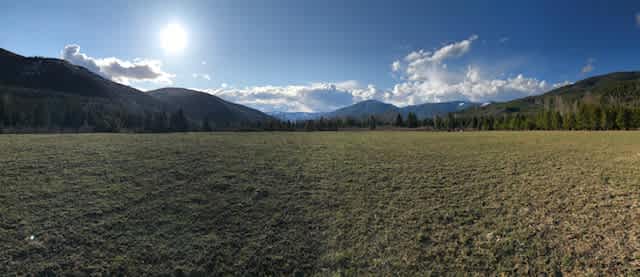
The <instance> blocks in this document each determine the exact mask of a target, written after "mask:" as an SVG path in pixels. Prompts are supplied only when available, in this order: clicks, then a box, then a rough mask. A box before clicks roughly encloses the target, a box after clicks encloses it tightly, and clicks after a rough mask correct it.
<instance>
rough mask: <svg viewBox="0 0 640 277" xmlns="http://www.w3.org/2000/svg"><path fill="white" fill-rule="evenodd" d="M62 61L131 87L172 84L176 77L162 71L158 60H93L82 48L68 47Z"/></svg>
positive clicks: (112, 58)
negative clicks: (142, 84) (149, 83)
mask: <svg viewBox="0 0 640 277" xmlns="http://www.w3.org/2000/svg"><path fill="white" fill-rule="evenodd" d="M61 54H62V59H64V60H66V61H68V62H70V63H72V64H75V65H79V66H83V67H85V68H87V69H89V70H90V71H93V72H94V73H97V74H100V75H102V76H103V77H105V78H108V79H111V80H113V81H116V82H119V83H123V84H127V85H129V84H130V83H131V82H136V81H151V82H158V83H163V84H171V83H172V81H171V78H173V77H174V75H171V74H169V73H166V72H164V71H163V70H162V68H161V67H162V63H161V62H160V61H157V60H148V59H134V60H133V61H124V60H120V59H118V58H114V57H110V58H93V57H91V56H88V55H87V54H84V53H82V52H80V46H78V45H75V44H70V45H66V46H65V47H64V49H63V50H62V53H61Z"/></svg>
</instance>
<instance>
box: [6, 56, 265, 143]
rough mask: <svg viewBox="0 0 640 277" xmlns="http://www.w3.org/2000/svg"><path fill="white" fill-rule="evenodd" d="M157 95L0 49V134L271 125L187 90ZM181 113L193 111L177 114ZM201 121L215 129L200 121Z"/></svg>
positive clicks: (246, 111) (259, 115) (259, 116)
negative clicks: (206, 120) (174, 93)
mask: <svg viewBox="0 0 640 277" xmlns="http://www.w3.org/2000/svg"><path fill="white" fill-rule="evenodd" d="M174 90H175V89H174ZM180 91H183V90H180ZM184 91H186V90H184ZM171 95H173V94H171ZM157 96H158V97H153V96H152V95H150V94H148V93H145V92H142V91H140V90H137V89H135V88H132V87H129V86H125V85H122V84H119V83H116V82H113V81H111V80H108V79H106V78H104V77H102V76H100V75H98V74H95V73H93V72H91V71H89V70H87V69H86V68H84V67H80V66H76V65H73V64H71V63H69V62H67V61H64V60H60V59H54V58H42V57H23V56H20V55H18V54H15V53H12V52H10V51H7V50H5V49H0V131H4V132H13V131H16V132H21V131H27V132H30V131H38V132H57V131H79V130H82V131H121V130H127V131H156V132H162V131H186V130H198V129H202V128H203V127H208V128H223V129H229V128H235V129H238V128H254V127H256V126H264V123H265V121H271V120H272V119H271V118H270V117H269V116H267V115H265V114H263V113H261V112H259V111H256V110H253V109H250V108H247V107H244V106H241V105H237V104H233V103H229V102H226V101H222V100H221V99H218V98H217V97H215V96H208V95H204V93H195V92H192V91H191V93H188V94H182V97H172V98H171V99H170V100H169V99H167V97H168V96H166V97H165V96H162V94H158V95H157ZM186 103H197V106H193V105H190V106H185V105H184V104H186ZM187 108H189V109H190V108H194V109H195V110H193V111H192V110H189V111H186V110H183V109H187ZM205 117H206V119H208V120H210V121H211V124H213V125H214V126H215V127H214V126H211V125H208V122H204V121H205ZM207 125H208V126H207Z"/></svg>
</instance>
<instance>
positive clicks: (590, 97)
mask: <svg viewBox="0 0 640 277" xmlns="http://www.w3.org/2000/svg"><path fill="white" fill-rule="evenodd" d="M455 118H456V119H457V120H458V121H465V122H466V123H467V124H469V125H470V126H472V127H474V128H476V127H477V128H489V127H490V126H487V125H492V126H491V128H496V129H591V130H599V129H629V128H638V127H640V72H616V73H610V74H606V75H602V76H596V77H591V78H588V79H584V80H582V81H578V82H576V83H574V84H571V85H567V86H564V87H560V88H557V89H554V90H551V91H549V92H547V93H545V94H542V95H538V96H531V97H526V98H521V99H516V100H513V101H509V102H504V103H492V104H489V105H485V106H482V107H476V108H471V109H467V110H464V111H462V112H459V113H456V114H455ZM473 122H480V123H478V125H475V126H474V124H473ZM482 122H484V124H483V123H482ZM461 127H463V126H461Z"/></svg>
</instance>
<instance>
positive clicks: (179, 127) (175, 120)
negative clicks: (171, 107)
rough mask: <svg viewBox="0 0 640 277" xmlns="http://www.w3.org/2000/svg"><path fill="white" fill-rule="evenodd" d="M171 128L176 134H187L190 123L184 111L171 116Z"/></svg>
mask: <svg viewBox="0 0 640 277" xmlns="http://www.w3.org/2000/svg"><path fill="white" fill-rule="evenodd" d="M170 128H171V130H172V131H175V132H185V131H188V130H189V121H188V120H187V117H186V116H185V115H184V112H183V111H182V109H179V110H178V111H177V112H175V113H173V114H172V115H171V119H170Z"/></svg>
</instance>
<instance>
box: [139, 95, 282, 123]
mask: <svg viewBox="0 0 640 277" xmlns="http://www.w3.org/2000/svg"><path fill="white" fill-rule="evenodd" d="M147 93H148V94H149V95H151V96H152V97H153V98H155V99H157V100H159V101H161V102H163V103H165V104H167V105H173V106H175V107H177V108H179V109H182V110H184V112H185V114H186V115H187V116H189V117H190V118H193V119H197V120H207V121H209V123H210V124H215V125H218V126H220V125H224V124H227V123H229V122H247V123H249V122H259V121H263V122H264V121H269V120H275V119H274V118H272V117H271V116H268V115H266V114H265V113H263V112H261V111H258V110H255V109H252V108H249V107H245V106H242V105H238V104H235V103H231V102H228V101H225V100H223V99H221V98H219V97H217V96H214V95H211V94H208V93H205V92H200V91H195V90H189V89H184V88H162V89H157V90H152V91H149V92H147Z"/></svg>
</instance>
